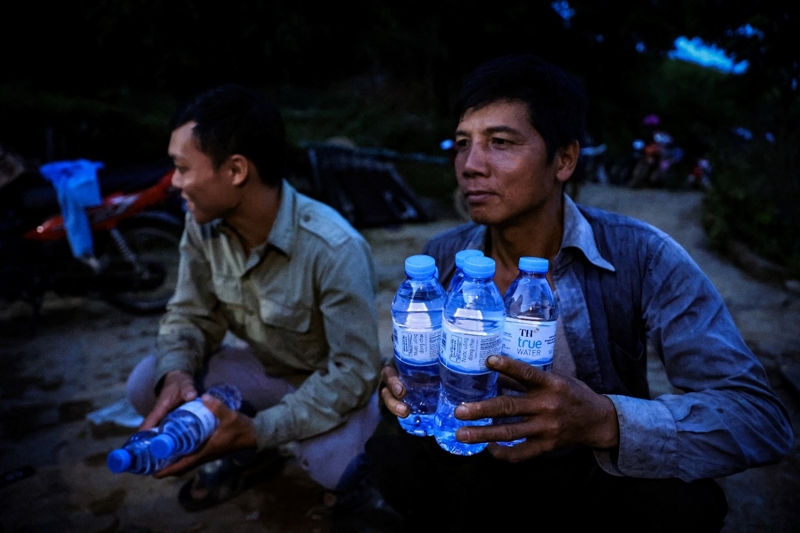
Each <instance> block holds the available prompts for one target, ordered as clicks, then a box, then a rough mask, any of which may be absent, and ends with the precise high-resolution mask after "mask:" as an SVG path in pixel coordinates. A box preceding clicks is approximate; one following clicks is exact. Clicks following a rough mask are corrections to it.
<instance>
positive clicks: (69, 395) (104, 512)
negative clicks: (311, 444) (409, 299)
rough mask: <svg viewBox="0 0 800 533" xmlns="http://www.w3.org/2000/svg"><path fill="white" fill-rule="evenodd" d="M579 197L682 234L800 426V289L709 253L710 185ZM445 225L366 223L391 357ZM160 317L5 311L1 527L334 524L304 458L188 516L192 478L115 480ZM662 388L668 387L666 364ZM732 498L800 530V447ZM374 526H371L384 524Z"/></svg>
mask: <svg viewBox="0 0 800 533" xmlns="http://www.w3.org/2000/svg"><path fill="white" fill-rule="evenodd" d="M579 199H580V201H581V202H583V203H586V204H590V205H597V206H600V207H605V208H608V209H610V210H613V211H618V212H622V213H625V214H629V215H632V216H635V217H638V218H641V219H643V220H646V221H648V222H650V223H652V224H654V225H655V226H657V227H659V228H661V229H663V230H665V231H666V232H667V233H669V234H671V235H672V236H673V237H675V239H676V240H678V242H680V243H681V244H682V245H683V246H684V247H685V248H686V249H687V250H688V251H689V253H690V254H691V255H692V256H693V257H694V259H695V260H696V261H697V262H698V264H699V265H700V266H701V268H702V269H703V270H704V271H705V272H706V273H707V274H708V275H709V277H710V278H711V279H712V281H713V282H714V284H715V285H716V286H717V288H718V290H719V291H720V292H721V294H722V295H723V297H724V298H725V301H726V302H727V305H728V307H729V309H730V311H731V313H732V315H733V317H734V320H735V321H736V323H737V325H738V326H739V328H740V329H741V331H742V334H743V336H744V337H745V340H746V341H747V342H748V344H749V345H750V346H751V347H752V349H753V350H754V352H755V353H756V354H757V355H758V356H759V357H760V358H761V359H762V361H763V363H764V365H765V366H766V368H767V370H768V373H769V377H770V381H771V383H772V385H773V386H774V387H775V389H776V390H777V392H778V393H779V395H780V396H781V398H782V399H783V401H784V402H785V404H786V406H787V408H788V410H789V412H790V413H791V416H792V421H793V424H794V427H795V428H796V429H795V431H796V432H797V431H798V430H797V428H800V402H799V401H798V400H800V395H799V394H798V385H797V382H798V381H800V380H798V379H797V378H796V377H795V376H797V375H798V372H797V369H798V368H800V328H798V326H800V295H798V294H797V293H796V292H791V291H790V290H788V289H787V288H786V287H785V286H783V285H781V284H779V283H765V282H760V281H756V280H755V279H754V278H752V277H750V276H749V275H748V274H747V273H745V272H744V271H743V270H742V269H740V268H738V267H736V266H734V265H733V264H732V263H731V262H730V261H728V260H725V259H723V258H721V257H719V256H718V255H716V254H714V253H712V252H710V251H708V250H707V249H706V247H705V238H704V235H703V232H702V229H701V228H700V224H699V217H700V202H701V195H700V193H693V192H689V193H677V192H667V191H657V190H638V191H632V190H627V189H616V188H609V187H601V186H594V185H590V186H586V187H585V188H584V189H583V190H582V191H581V193H580V198H579ZM456 223H458V221H457V220H456V219H455V218H451V217H442V218H439V219H438V220H437V221H436V222H432V223H428V224H415V225H407V226H399V227H393V228H381V229H374V230H365V231H364V232H363V233H364V234H365V236H366V237H367V239H368V240H369V241H370V243H371V245H372V247H373V251H374V253H375V256H376V261H377V266H378V273H379V279H380V289H381V291H380V294H379V296H378V309H379V319H380V327H381V330H380V331H381V348H382V350H383V352H384V353H387V354H388V353H391V319H390V314H389V307H390V303H391V299H392V295H393V293H394V291H395V289H396V288H397V285H398V284H399V282H400V280H401V279H402V276H403V271H402V264H403V260H404V259H405V257H406V256H408V255H411V254H414V253H418V252H419V250H420V249H421V247H422V244H423V243H424V242H425V240H427V239H428V238H429V237H430V236H432V235H433V234H435V233H437V232H438V231H440V230H442V229H445V228H449V227H451V226H453V225H454V224H456ZM157 324H158V317H152V316H151V317H136V316H130V315H127V314H125V313H123V312H120V311H118V310H116V309H114V308H113V307H110V306H108V305H107V304H105V303H103V302H101V301H97V300H92V299H84V298H69V299H66V298H57V297H55V296H53V297H49V298H48V299H47V301H46V303H45V306H44V309H43V314H42V317H41V319H40V321H39V323H38V324H37V327H36V330H35V332H32V331H31V329H30V326H31V324H30V313H29V310H28V308H27V307H26V306H24V305H22V304H14V305H11V306H6V307H4V308H0V363H2V372H0V398H2V404H1V406H0V413H1V414H2V418H1V419H0V422H1V425H0V436H2V440H1V441H0V473H3V477H2V478H0V533H5V532H23V531H24V532H37V533H38V532H51V531H52V532H137V533H138V532H217V531H236V532H245V533H249V532H253V533H261V532H276V531H277V532H287V533H295V532H297V533H300V532H317V533H325V532H328V531H332V521H331V517H330V516H329V513H328V512H327V511H326V507H325V506H324V505H322V493H321V491H320V490H319V489H318V488H317V487H316V486H315V484H314V483H313V482H311V481H310V480H309V479H308V478H307V477H306V476H305V475H304V474H303V472H302V471H301V470H299V468H298V467H297V466H296V465H293V464H291V463H290V464H288V465H287V466H286V468H285V469H284V471H283V473H281V474H280V475H278V476H277V477H274V478H272V479H270V480H267V481H264V482H262V483H260V484H258V485H257V486H255V487H254V488H252V489H251V490H249V491H247V492H245V493H243V494H240V495H239V496H237V497H236V498H234V499H232V500H230V501H228V502H226V503H224V504H222V505H220V506H219V507H217V508H215V509H213V510H209V511H204V512H200V513H187V512H184V511H183V510H182V509H181V507H180V506H179V505H178V503H177V500H176V495H177V491H178V489H179V488H180V486H181V485H182V484H183V482H184V479H183V478H178V479H168V480H161V481H158V480H154V479H152V478H149V477H139V476H133V475H127V474H123V475H114V474H111V473H110V472H109V471H108V470H107V468H106V466H105V458H106V454H107V453H108V452H109V451H110V450H111V449H112V448H114V447H116V446H118V445H120V444H121V443H122V442H123V441H124V440H125V438H126V437H127V436H128V435H129V434H130V433H131V431H132V429H131V428H130V427H126V426H124V425H120V424H119V423H115V422H110V421H100V422H99V423H98V422H93V421H92V420H91V419H92V418H93V417H95V418H96V417H97V411H98V410H100V409H102V408H104V407H108V406H112V405H115V404H116V403H117V402H119V401H120V400H122V399H123V398H124V385H125V380H126V378H127V376H128V373H129V372H130V370H131V369H132V368H133V366H134V365H135V364H136V363H137V362H138V361H139V359H140V358H142V357H143V356H144V355H145V354H147V353H149V352H150V351H152V350H153V349H154V345H155V335H156V331H157ZM650 377H651V381H652V389H653V394H654V395H658V394H661V393H665V392H669V391H670V390H671V389H670V385H669V383H668V382H667V381H666V379H665V376H664V372H663V369H662V368H661V365H660V363H658V362H656V361H653V362H652V364H651V366H650ZM793 380H794V381H793ZM719 481H720V483H721V485H722V486H723V488H724V490H725V492H726V494H727V496H728V499H729V504H730V512H729V515H728V518H727V520H726V525H725V528H724V531H725V532H726V533H744V532H752V531H759V532H760V531H769V532H777V533H783V532H786V533H789V532H792V531H800V507H798V505H797V504H798V503H800V501H799V500H800V497H799V495H800V444H799V443H797V442H795V446H794V449H793V451H792V452H791V454H790V456H789V457H788V458H787V459H786V460H784V461H783V462H781V463H779V464H777V465H772V466H767V467H762V468H757V469H752V470H749V471H746V472H743V473H740V474H736V475H733V476H729V477H727V478H724V479H720V480H719ZM373 530H375V529H370V531H373Z"/></svg>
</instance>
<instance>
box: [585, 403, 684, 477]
mask: <svg viewBox="0 0 800 533" xmlns="http://www.w3.org/2000/svg"><path fill="white" fill-rule="evenodd" d="M607 396H608V398H609V399H610V400H611V401H612V402H613V404H614V407H615V408H616V410H617V419H618V420H619V446H618V447H617V448H616V449H614V450H600V449H596V450H594V456H595V459H596V460H597V464H598V465H599V466H600V468H602V469H603V470H604V471H605V472H607V473H609V474H611V475H615V476H628V477H640V478H644V477H646V478H665V477H672V475H674V474H673V473H672V472H673V471H674V462H673V458H674V452H675V450H674V447H675V439H676V436H677V429H676V427H675V420H674V419H673V417H672V413H670V411H669V409H667V408H666V406H664V405H663V404H662V403H661V402H657V401H655V400H643V399H641V398H632V397H630V396H620V395H613V394H609V395H607Z"/></svg>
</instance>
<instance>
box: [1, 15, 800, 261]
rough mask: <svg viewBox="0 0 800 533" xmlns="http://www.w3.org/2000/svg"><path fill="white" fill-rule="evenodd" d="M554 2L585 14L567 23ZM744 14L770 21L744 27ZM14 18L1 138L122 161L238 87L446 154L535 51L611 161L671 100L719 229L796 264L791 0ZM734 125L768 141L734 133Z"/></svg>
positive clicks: (442, 181)
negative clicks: (483, 68) (731, 64)
mask: <svg viewBox="0 0 800 533" xmlns="http://www.w3.org/2000/svg"><path fill="white" fill-rule="evenodd" d="M554 5H557V6H560V7H567V8H569V9H571V10H572V16H571V17H570V18H569V20H568V21H565V20H564V19H563V18H562V17H561V16H560V15H559V14H558V12H557V10H556V9H554V7H553V6H554ZM745 24H750V25H751V26H752V27H753V28H755V29H757V30H758V32H759V33H758V34H756V35H755V36H749V37H748V36H745V35H742V34H740V33H739V32H737V29H739V28H741V27H742V26H744V25H745ZM2 26H3V31H2V32H0V49H1V50H3V62H2V63H3V66H2V69H1V70H0V144H4V145H6V146H9V147H11V148H13V149H15V150H16V151H18V152H20V153H22V154H23V155H24V156H26V157H28V158H31V159H34V160H36V161H38V162H46V161H49V160H58V159H73V158H88V159H93V160H99V161H103V162H105V163H106V164H107V166H121V165H129V164H131V165H132V164H138V163H142V162H147V161H152V160H156V159H159V158H162V157H164V155H165V151H166V146H167V142H168V138H169V132H168V131H167V129H166V123H167V120H168V118H169V116H170V115H171V113H172V112H173V110H174V109H175V107H176V105H177V104H178V103H179V102H181V101H182V100H183V99H184V98H186V97H188V96H190V95H192V94H194V93H196V92H199V91H201V90H203V89H206V88H208V87H211V86H214V85H218V84H221V83H226V82H236V83H241V84H246V85H250V86H253V87H256V88H258V89H260V90H261V91H262V92H263V93H264V94H265V95H266V96H267V97H268V98H270V99H271V100H273V101H274V102H275V103H277V104H278V105H279V106H280V108H281V110H282V112H283V114H284V117H285V120H286V123H287V132H288V135H289V140H290V141H291V144H292V146H293V147H295V148H296V147H297V146H298V145H299V144H300V143H302V142H304V141H319V140H324V139H327V138H330V137H333V136H344V137H347V138H349V139H350V140H352V141H353V142H355V143H356V144H357V145H359V146H362V147H384V148H389V149H392V150H397V151H400V152H421V153H426V154H432V155H441V153H440V151H439V148H438V144H439V142H440V141H441V140H442V139H444V138H447V137H448V136H449V135H450V134H451V132H452V129H453V127H454V125H455V118H454V117H453V116H452V114H451V107H452V104H453V99H454V96H455V93H456V91H457V90H458V88H459V86H460V85H461V82H462V81H463V79H464V77H465V76H466V75H467V74H468V73H469V71H470V70H471V69H472V68H474V67H475V66H476V65H477V64H479V63H480V62H482V61H484V60H486V59H489V58H492V57H495V56H498V55H501V54H506V53H519V52H534V53H536V54H538V55H540V56H542V57H543V58H545V59H547V60H550V61H553V62H555V63H557V64H559V65H560V66H562V67H563V68H565V69H566V70H568V71H570V72H572V73H573V74H575V75H576V76H578V77H579V78H580V79H582V80H583V82H584V84H585V86H586V88H587V91H588V94H589V97H590V102H591V107H590V113H589V118H588V132H589V134H590V135H591V137H592V138H593V139H594V140H595V142H603V143H606V144H607V145H608V146H609V148H610V152H609V157H623V156H625V155H626V153H627V152H628V151H629V147H630V142H631V140H632V139H633V138H635V137H636V136H638V135H639V134H640V124H641V119H642V117H643V116H644V115H646V114H648V113H656V114H658V115H659V116H660V117H661V120H662V123H663V124H664V126H665V128H666V129H667V130H668V131H669V132H670V133H671V134H672V135H673V136H674V138H675V140H676V143H677V144H678V145H679V146H681V147H682V148H684V150H685V152H686V154H687V158H686V162H687V163H686V164H689V162H690V161H691V159H692V158H693V157H695V156H698V155H707V156H708V157H710V159H711V160H712V164H713V169H714V179H715V183H716V184H718V185H719V186H718V187H716V188H715V190H714V192H713V194H711V195H710V199H709V202H708V210H709V214H710V218H709V220H710V222H709V225H708V229H709V232H710V234H711V236H712V239H713V238H716V237H718V238H720V239H721V238H722V237H725V236H730V235H732V234H736V235H740V236H742V238H743V240H745V241H747V242H750V243H752V244H753V245H754V246H762V247H763V248H764V249H763V250H761V251H762V253H764V254H766V255H767V256H768V257H770V258H772V259H773V260H776V261H780V262H782V263H783V264H787V265H789V266H790V267H792V268H795V269H796V270H797V271H798V272H800V231H798V225H800V211H798V205H800V192H799V191H798V190H799V189H800V186H799V185H798V182H800V179H798V174H800V164H798V155H797V152H798V147H799V146H800V133H799V131H800V128H798V119H799V118H800V102H799V101H798V90H799V88H798V82H800V59H799V57H800V31H798V29H800V27H798V20H797V7H795V4H794V3H790V2H783V1H775V0H769V1H765V0H751V1H743V0H691V1H689V0H684V1H679V0H676V1H663V0H662V1H658V0H650V1H642V0H619V1H609V0H605V1H603V0H600V1H588V0H587V1H572V2H569V4H566V3H565V2H557V3H552V2H549V1H546V2H525V1H508V2H502V3H492V2H482V1H476V0H460V1H455V0H444V1H440V2H431V1H419V0H407V1H404V2H380V3H377V2H369V1H366V0H341V1H339V2H327V3H326V2H312V1H310V0H292V1H286V0H275V1H259V0H251V1H233V0H231V1H226V2H224V3H212V2H201V1H199V0H173V1H158V0H143V1H132V0H101V1H88V0H86V1H81V0H72V1H63V2H57V3H51V2H43V1H28V2H24V3H23V2H18V3H14V5H11V6H9V5H6V6H4V9H3V16H2ZM679 36H687V37H690V38H691V37H695V36H698V37H702V38H703V39H704V40H705V41H706V42H708V43H714V44H716V45H717V46H720V47H721V48H723V49H725V50H727V51H728V52H730V53H731V54H733V55H734V57H735V59H736V61H741V60H747V61H748V64H749V67H748V69H747V71H746V73H745V74H743V75H731V74H724V73H721V72H719V71H716V70H713V69H708V68H702V67H699V66H697V65H695V64H691V63H686V62H683V61H676V60H669V59H668V51H669V50H671V49H672V48H673V43H674V40H675V38H676V37H679ZM736 127H744V128H747V129H748V130H749V131H751V132H752V133H753V138H752V139H751V140H749V141H745V140H743V139H742V138H741V137H738V136H736V135H733V134H732V133H731V132H732V130H733V128H736ZM767 133H769V134H770V135H771V136H772V137H771V138H772V139H774V140H767V137H766V134H767ZM404 170H405V172H404V175H405V177H406V178H407V179H408V180H409V181H410V182H411V183H412V185H414V186H415V188H422V189H424V190H423V191H422V192H423V193H424V194H429V195H433V196H436V195H439V196H444V195H445V193H446V192H447V191H450V190H451V189H452V186H453V184H454V181H452V177H446V176H448V175H447V174H436V173H430V171H429V170H421V169H417V170H414V169H404ZM449 172H450V173H451V171H449ZM684 175H685V174H684ZM440 176H444V177H440ZM0 194H2V193H0Z"/></svg>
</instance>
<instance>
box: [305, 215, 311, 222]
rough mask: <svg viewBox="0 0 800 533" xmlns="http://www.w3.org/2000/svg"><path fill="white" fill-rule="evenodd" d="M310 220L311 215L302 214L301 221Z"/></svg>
mask: <svg viewBox="0 0 800 533" xmlns="http://www.w3.org/2000/svg"><path fill="white" fill-rule="evenodd" d="M310 220H311V215H303V222H308V221H310Z"/></svg>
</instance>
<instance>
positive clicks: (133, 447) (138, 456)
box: [106, 429, 171, 476]
mask: <svg viewBox="0 0 800 533" xmlns="http://www.w3.org/2000/svg"><path fill="white" fill-rule="evenodd" d="M156 436H158V432H157V431H156V430H154V429H148V430H144V431H137V432H136V433H134V434H133V435H131V436H130V437H129V438H128V440H127V441H125V444H123V445H122V447H120V448H117V449H116V450H112V451H111V453H109V454H108V457H107V458H106V465H107V466H108V469H109V470H111V471H112V472H114V473H115V474H121V473H122V472H129V473H131V474H139V475H145V476H147V475H150V474H155V473H156V472H158V471H159V470H161V469H162V468H164V467H165V466H167V465H168V464H169V463H170V462H171V461H170V460H167V459H159V458H157V457H155V456H154V455H153V453H152V452H151V450H150V443H151V442H152V441H153V439H154V438H155V437H156Z"/></svg>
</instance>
